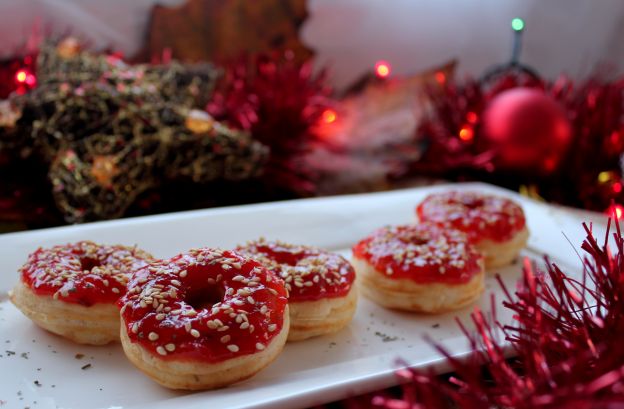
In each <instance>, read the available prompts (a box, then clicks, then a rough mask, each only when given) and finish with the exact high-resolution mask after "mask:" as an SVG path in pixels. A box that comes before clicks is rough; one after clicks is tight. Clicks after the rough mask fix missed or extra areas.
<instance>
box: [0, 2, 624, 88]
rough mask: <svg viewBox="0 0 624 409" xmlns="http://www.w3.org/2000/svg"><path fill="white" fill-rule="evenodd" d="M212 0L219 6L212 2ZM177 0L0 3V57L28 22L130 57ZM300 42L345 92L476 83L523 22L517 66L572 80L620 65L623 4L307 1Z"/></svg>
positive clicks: (623, 61) (20, 41)
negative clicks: (453, 74)
mask: <svg viewBox="0 0 624 409" xmlns="http://www.w3.org/2000/svg"><path fill="white" fill-rule="evenodd" d="M215 1H217V0H215ZM181 2H182V0H160V1H158V0H105V1H102V0H0V54H7V53H10V52H11V51H15V50H16V49H19V48H20V47H23V45H24V40H25V38H26V37H27V36H28V34H29V33H30V32H31V31H32V27H33V25H35V24H40V25H42V26H44V27H46V28H51V29H53V30H55V31H66V30H71V32H72V33H76V34H80V35H81V36H84V37H86V38H88V39H89V40H90V41H91V42H92V44H93V45H94V46H96V47H97V46H100V47H103V46H108V45H112V46H113V47H114V48H115V49H119V50H122V51H123V52H125V53H126V54H127V55H132V54H133V53H134V52H136V51H137V50H138V48H139V47H140V46H141V44H142V42H143V39H144V38H145V30H146V25H147V22H148V16H149V10H150V8H151V6H152V5H153V4H155V3H161V4H169V5H175V4H180V3H181ZM308 8H309V11H310V14H311V17H310V19H309V20H308V21H307V23H306V25H305V26H304V27H303V31H302V36H303V38H304V40H305V42H306V43H307V44H308V45H310V46H311V47H312V48H314V49H316V50H317V53H318V64H319V65H322V64H328V63H329V64H331V66H332V72H333V78H334V81H335V83H336V84H337V85H339V86H340V85H345V84H347V83H348V82H349V81H352V80H353V79H354V78H356V77H358V76H359V74H361V73H362V72H363V71H365V70H366V69H368V68H370V67H371V66H372V65H373V64H374V62H375V61H376V60H378V59H386V60H388V61H390V62H391V63H392V65H393V68H394V72H395V73H399V74H400V73H413V72H416V71H418V70H421V69H425V68H429V67H433V66H435V65H438V64H441V63H443V62H445V61H448V60H449V59H451V58H458V60H459V61H460V66H459V68H460V75H464V74H473V75H475V76H478V75H479V74H481V73H482V71H483V70H484V69H486V68H487V67H489V66H491V65H492V64H496V63H500V62H503V61H505V60H506V59H507V58H508V56H509V53H510V42H511V32H510V28H509V22H510V20H511V19H512V18H513V17H522V18H524V19H525V20H526V22H527V31H526V33H525V44H524V52H523V61H524V62H526V63H528V64H530V65H532V66H533V67H535V68H537V69H538V70H539V71H540V72H541V73H542V74H543V75H545V76H547V77H551V78H552V77H554V76H556V75H558V74H559V73H561V72H567V73H568V74H570V75H572V76H574V77H576V78H580V77H582V76H584V75H587V74H588V73H589V72H591V70H592V69H593V68H595V66H596V64H597V63H611V65H613V66H614V67H615V68H617V69H618V70H619V69H621V68H622V67H624V44H623V42H622V39H623V38H624V36H623V34H624V29H623V28H622V26H623V23H624V2H623V1H621V0H594V1H590V0H435V1H434V0H428V1H427V0H309V3H308Z"/></svg>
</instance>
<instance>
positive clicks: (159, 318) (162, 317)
mask: <svg viewBox="0 0 624 409" xmlns="http://www.w3.org/2000/svg"><path fill="white" fill-rule="evenodd" d="M156 319H157V320H158V321H162V320H164V319H165V314H163V313H162V312H161V313H159V314H156Z"/></svg>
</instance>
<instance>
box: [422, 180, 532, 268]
mask: <svg viewBox="0 0 624 409" xmlns="http://www.w3.org/2000/svg"><path fill="white" fill-rule="evenodd" d="M416 213H417V215H418V217H419V219H420V220H421V221H428V222H432V223H436V224H440V225H450V226H451V227H453V228H455V229H457V230H461V231H463V232H464V233H466V234H467V235H468V238H469V239H470V240H471V241H472V242H473V243H474V244H475V245H476V246H477V248H478V249H479V250H481V251H482V252H483V254H484V255H485V266H486V267H488V268H493V267H501V266H504V265H506V264H509V263H511V262H512V261H513V259H514V258H516V257H517V255H518V253H519V252H520V250H521V249H522V248H523V247H524V246H525V245H526V242H527V240H528V238H529V230H528V229H527V227H526V220H525V218H524V212H523V211H522V208H521V207H520V206H519V205H518V204H516V203H514V202H513V201H512V200H509V199H507V198H504V197H500V196H494V195H486V194H481V193H477V192H459V191H451V192H444V193H434V194H432V195H429V196H427V197H426V198H425V200H423V201H422V203H420V204H419V205H418V207H417V208H416Z"/></svg>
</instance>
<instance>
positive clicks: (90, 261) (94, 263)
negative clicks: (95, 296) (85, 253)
mask: <svg viewBox="0 0 624 409" xmlns="http://www.w3.org/2000/svg"><path fill="white" fill-rule="evenodd" d="M101 265H102V263H101V262H100V260H98V259H95V258H91V257H82V258H80V268H81V269H82V271H85V270H86V271H91V270H93V269H94V268H95V267H99V266H101Z"/></svg>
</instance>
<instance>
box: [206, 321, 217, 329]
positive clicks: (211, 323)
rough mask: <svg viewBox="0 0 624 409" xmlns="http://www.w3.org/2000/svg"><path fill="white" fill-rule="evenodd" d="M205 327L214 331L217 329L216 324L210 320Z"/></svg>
mask: <svg viewBox="0 0 624 409" xmlns="http://www.w3.org/2000/svg"><path fill="white" fill-rule="evenodd" d="M206 325H207V326H208V328H210V329H215V328H217V327H218V325H217V323H216V322H214V321H212V320H210V321H208V322H206Z"/></svg>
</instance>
